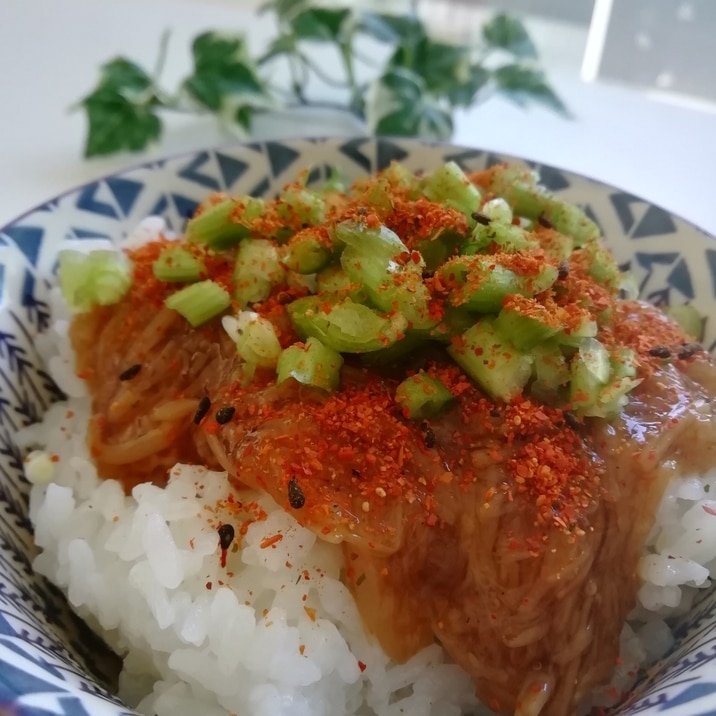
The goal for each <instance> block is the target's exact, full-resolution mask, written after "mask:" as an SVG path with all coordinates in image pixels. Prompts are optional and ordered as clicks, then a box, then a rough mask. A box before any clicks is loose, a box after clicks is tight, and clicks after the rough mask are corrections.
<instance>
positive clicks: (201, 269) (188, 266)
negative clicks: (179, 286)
mask: <svg viewBox="0 0 716 716" xmlns="http://www.w3.org/2000/svg"><path fill="white" fill-rule="evenodd" d="M152 273H153V274H154V275H155V276H156V277H157V278H158V279H159V280H160V281H169V282H173V281H176V282H178V283H180V282H190V281H198V280H199V279H200V278H201V276H202V274H205V273H206V266H205V265H204V263H203V261H200V260H199V259H198V258H196V256H194V255H193V254H192V253H191V251H189V250H188V249H186V248H184V247H182V246H168V247H167V248H166V249H164V250H163V251H162V252H161V254H159V258H158V259H157V260H156V261H155V262H154V263H153V264H152Z"/></svg>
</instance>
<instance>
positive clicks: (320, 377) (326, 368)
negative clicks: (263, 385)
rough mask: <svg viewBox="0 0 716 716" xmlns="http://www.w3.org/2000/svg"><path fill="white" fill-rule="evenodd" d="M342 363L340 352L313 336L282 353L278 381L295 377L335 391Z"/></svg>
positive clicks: (281, 381) (307, 383)
mask: <svg viewBox="0 0 716 716" xmlns="http://www.w3.org/2000/svg"><path fill="white" fill-rule="evenodd" d="M342 365H343V357H342V356H341V354H340V353H337V352H336V351H334V350H331V349H330V348H328V347H327V346H324V345H323V344H322V343H321V342H320V341H319V340H318V339H317V338H314V337H312V336H311V337H310V338H309V339H308V340H307V341H306V343H305V345H303V346H300V345H292V346H289V347H288V348H286V349H285V350H284V351H283V352H282V353H281V355H280V356H279V359H278V364H277V365H276V373H277V378H276V382H277V383H283V381H284V380H287V379H288V378H294V379H295V380H297V381H298V382H299V383H302V384H303V385H313V386H315V387H317V388H323V389H324V390H328V391H334V390H337V389H338V386H339V384H340V379H341V366H342Z"/></svg>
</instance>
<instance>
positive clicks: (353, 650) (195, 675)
mask: <svg viewBox="0 0 716 716" xmlns="http://www.w3.org/2000/svg"><path fill="white" fill-rule="evenodd" d="M139 228H140V229H141V230H138V231H137V232H135V233H134V234H133V235H132V237H130V241H131V243H132V244H133V245H136V244H137V243H141V242H143V241H146V240H150V239H152V238H154V236H156V233H157V232H158V231H161V226H160V225H159V224H158V222H156V221H154V223H151V222H150V223H147V222H144V223H143V225H142V226H140V227H139ZM52 303H53V318H54V323H53V324H52V326H51V328H50V329H49V331H48V332H47V333H46V334H45V335H44V336H42V337H40V339H38V342H37V345H38V350H39V351H40V353H41V355H42V357H43V359H44V360H45V363H46V365H47V366H48V370H49V372H50V374H51V376H52V377H53V379H54V380H55V381H56V382H57V384H58V385H59V387H60V388H61V389H62V390H63V391H64V392H65V393H66V394H67V395H68V396H69V398H68V400H67V401H65V402H63V403H58V404H55V405H53V406H52V407H51V408H50V410H49V411H48V412H47V414H46V415H45V417H44V420H43V422H42V423H40V424H37V425H33V426H30V427H28V428H25V429H23V430H22V431H21V432H20V433H19V434H18V437H17V442H18V444H19V445H20V446H21V447H26V448H40V449H39V450H35V451H34V452H32V453H31V455H30V456H29V458H28V460H27V462H26V474H27V476H28V478H29V479H30V481H31V482H33V483H34V484H33V487H32V491H31V498H30V517H31V519H32V522H33V524H34V526H35V540H36V543H37V545H38V547H40V548H41V550H42V551H41V553H40V554H39V556H38V557H37V558H36V560H35V569H36V570H37V571H38V572H40V573H41V574H44V575H45V576H47V577H48V578H49V579H50V580H51V581H52V582H54V583H55V584H57V585H58V586H60V587H61V588H62V589H64V590H65V592H66V593H67V595H68V599H69V601H70V604H71V605H72V607H73V608H74V609H75V610H76V611H77V612H78V613H79V614H80V615H81V616H82V617H83V618H85V619H86V620H87V621H88V622H89V623H90V625H91V626H92V627H93V628H94V629H96V630H97V631H98V632H99V633H100V634H102V635H103V636H104V638H105V640H106V641H107V643H108V644H109V645H110V646H111V647H112V648H113V649H114V650H115V651H116V652H117V653H118V654H120V655H121V656H122V657H123V659H124V666H123V670H122V673H121V675H120V680H119V693H120V696H121V697H122V698H123V699H124V700H125V702H126V703H127V704H128V705H129V706H130V707H133V708H136V709H137V710H138V711H140V712H141V713H144V714H156V715H157V716H165V715H166V716H182V715H183V714H187V715H188V714H192V715H193V714H199V713H200V714H203V715H205V716H214V715H216V716H226V715H227V714H242V715H244V714H246V715H251V716H282V715H284V714H285V715H286V716H341V715H343V714H366V715H368V714H375V715H376V716H398V715H399V714H410V715H411V716H458V715H459V714H465V713H475V712H476V711H477V710H478V709H480V710H482V708H483V707H479V706H478V705H477V702H476V700H475V697H474V689H473V685H472V682H471V680H470V679H469V678H468V677H467V675H466V674H464V673H463V672H462V670H461V669H460V668H459V667H457V666H455V665H454V664H451V663H449V659H448V658H447V656H446V654H445V653H444V652H443V650H442V649H441V648H440V647H439V646H438V645H434V646H430V647H428V648H426V649H424V650H423V651H421V652H420V653H419V654H417V655H415V656H414V657H413V658H412V659H411V660H410V661H409V662H407V663H406V664H400V665H399V664H395V663H393V662H391V661H390V660H389V659H388V657H387V656H386V655H385V654H384V653H383V651H382V650H381V648H380V647H379V645H378V644H377V642H376V641H375V640H374V639H372V638H370V637H369V636H367V635H366V634H365V633H364V631H363V629H362V625H361V621H360V617H359V614H358V611H357V608H356V605H355V603H354V601H353V598H352V596H351V595H350V593H349V591H348V590H347V588H346V587H345V586H344V585H343V584H342V583H341V581H340V570H341V565H342V559H341V550H340V548H337V547H335V546H332V545H329V544H326V543H324V542H322V541H320V540H317V539H316V537H315V535H313V534H312V533H311V532H310V531H308V530H306V529H304V528H302V527H301V526H300V525H299V524H298V523H297V522H296V521H295V520H294V519H293V518H292V517H291V516H290V515H288V514H286V513H285V512H284V511H283V510H281V509H280V508H278V507H277V506H276V505H274V504H273V503H272V502H271V500H270V499H269V498H268V497H266V496H261V495H259V494H256V495H254V499H255V500H256V501H257V502H258V504H259V505H260V506H261V507H262V508H263V509H264V510H265V511H266V513H267V518H266V519H265V520H258V521H254V522H252V523H251V524H250V525H249V526H248V529H247V530H246V534H245V536H244V538H243V540H242V541H241V548H240V549H235V550H230V551H229V554H228V559H227V564H226V568H223V567H222V566H221V564H220V551H219V545H218V537H217V531H216V530H217V527H218V526H219V525H220V524H221V523H223V522H225V523H230V524H233V525H235V526H236V528H237V529H236V532H237V539H236V540H235V544H236V542H238V533H239V530H238V526H239V518H238V517H237V515H236V514H235V512H234V511H232V510H231V509H229V506H227V504H226V499H227V497H228V496H229V491H230V487H229V484H228V480H227V479H226V474H225V473H217V472H209V471H207V470H206V469H203V468H198V467H188V466H178V467H177V468H175V469H174V471H173V472H172V476H171V479H170V480H169V484H168V485H167V487H166V488H165V489H163V490H162V489H160V488H158V487H155V486H152V485H149V484H145V485H139V486H137V487H136V488H134V490H133V491H132V494H131V496H126V495H125V494H124V493H123V491H122V488H121V487H120V485H119V483H117V482H116V481H112V480H107V481H101V480H99V479H98V477H97V473H96V470H95V468H94V465H93V464H92V462H91V460H90V458H89V456H88V454H87V447H86V442H85V436H86V426H87V420H88V416H89V407H90V399H89V396H88V393H87V389H86V387H85V385H84V383H83V382H82V381H81V380H79V379H78V378H77V377H76V376H75V373H74V366H73V354H72V350H71V346H70V342H69V339H68V337H67V329H68V326H69V323H68V319H69V316H68V314H67V311H66V308H65V307H64V306H63V305H62V302H61V299H60V297H59V293H58V292H54V293H53V295H52ZM712 497H713V498H715V499H712ZM242 499H244V501H245V502H246V499H245V498H244V497H243V495H242ZM711 511H713V512H716V470H714V471H712V472H711V473H709V474H708V475H707V476H705V477H703V478H698V477H691V478H687V479H675V480H674V481H673V482H672V484H671V485H670V487H669V489H668V490H667V492H666V494H665V496H664V498H663V500H662V503H661V506H660V507H659V510H658V513H657V516H656V526H655V527H654V529H653V530H652V533H651V535H650V537H649V540H648V544H647V546H646V549H645V554H644V557H643V558H642V560H641V563H640V567H639V572H640V576H641V577H642V578H643V579H644V585H643V586H642V587H641V589H640V591H639V595H638V600H639V604H638V606H637V608H636V609H635V610H634V611H633V613H632V615H631V619H630V621H629V623H628V624H627V625H625V627H624V630H623V633H622V653H621V663H620V666H619V667H617V669H616V671H615V673H614V677H613V680H612V684H611V688H605V689H603V690H600V691H599V693H597V694H595V695H594V697H593V699H591V700H590V703H594V704H596V703H599V704H602V705H608V704H610V703H613V702H614V700H615V693H617V692H618V693H624V691H626V690H628V689H629V688H630V687H631V685H632V684H633V682H634V680H635V676H636V673H637V671H638V669H639V668H640V667H641V666H643V665H644V664H645V663H648V662H651V661H654V660H656V659H658V658H660V657H661V656H663V655H664V653H666V651H668V649H669V648H670V647H671V645H672V643H673V637H672V634H671V630H670V628H669V626H668V624H667V622H666V621H665V619H667V618H669V617H671V616H675V615H678V614H681V613H683V612H685V611H687V610H688V609H689V608H690V606H691V604H692V602H693V599H694V596H695V595H696V594H697V592H698V591H699V590H700V589H703V588H705V587H707V586H709V585H710V578H712V577H713V576H714V573H715V571H716V515H714V514H712V513H711ZM274 535H281V540H280V541H279V542H277V543H275V544H273V545H271V546H270V547H265V546H264V547H263V548H262V542H263V541H264V540H265V539H266V538H269V537H272V536H274ZM588 705H589V704H585V706H588Z"/></svg>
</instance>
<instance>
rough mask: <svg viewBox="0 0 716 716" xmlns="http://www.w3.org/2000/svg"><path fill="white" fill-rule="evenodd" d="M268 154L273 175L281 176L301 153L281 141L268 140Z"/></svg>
mask: <svg viewBox="0 0 716 716" xmlns="http://www.w3.org/2000/svg"><path fill="white" fill-rule="evenodd" d="M266 156H267V157H268V160H269V163H270V164H271V173H272V174H273V176H275V177H277V176H279V175H280V174H281V173H282V172H283V171H285V170H286V169H288V167H290V166H291V164H293V163H294V162H295V161H296V159H297V158H298V157H299V156H300V154H299V153H298V152H297V151H296V150H295V149H291V147H289V146H287V145H285V144H281V143H280V142H266Z"/></svg>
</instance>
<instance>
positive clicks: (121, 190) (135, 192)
mask: <svg viewBox="0 0 716 716" xmlns="http://www.w3.org/2000/svg"><path fill="white" fill-rule="evenodd" d="M107 186H108V187H109V190H110V191H111V192H112V194H113V195H114V198H115V199H116V200H117V204H119V208H120V209H121V210H122V213H123V214H124V215H125V216H127V214H129V212H130V211H131V210H132V207H133V206H134V202H135V201H136V200H137V197H138V196H139V195H140V194H141V193H142V189H144V184H142V183H141V182H138V181H132V180H131V179H123V178H122V177H112V178H110V179H107Z"/></svg>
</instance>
